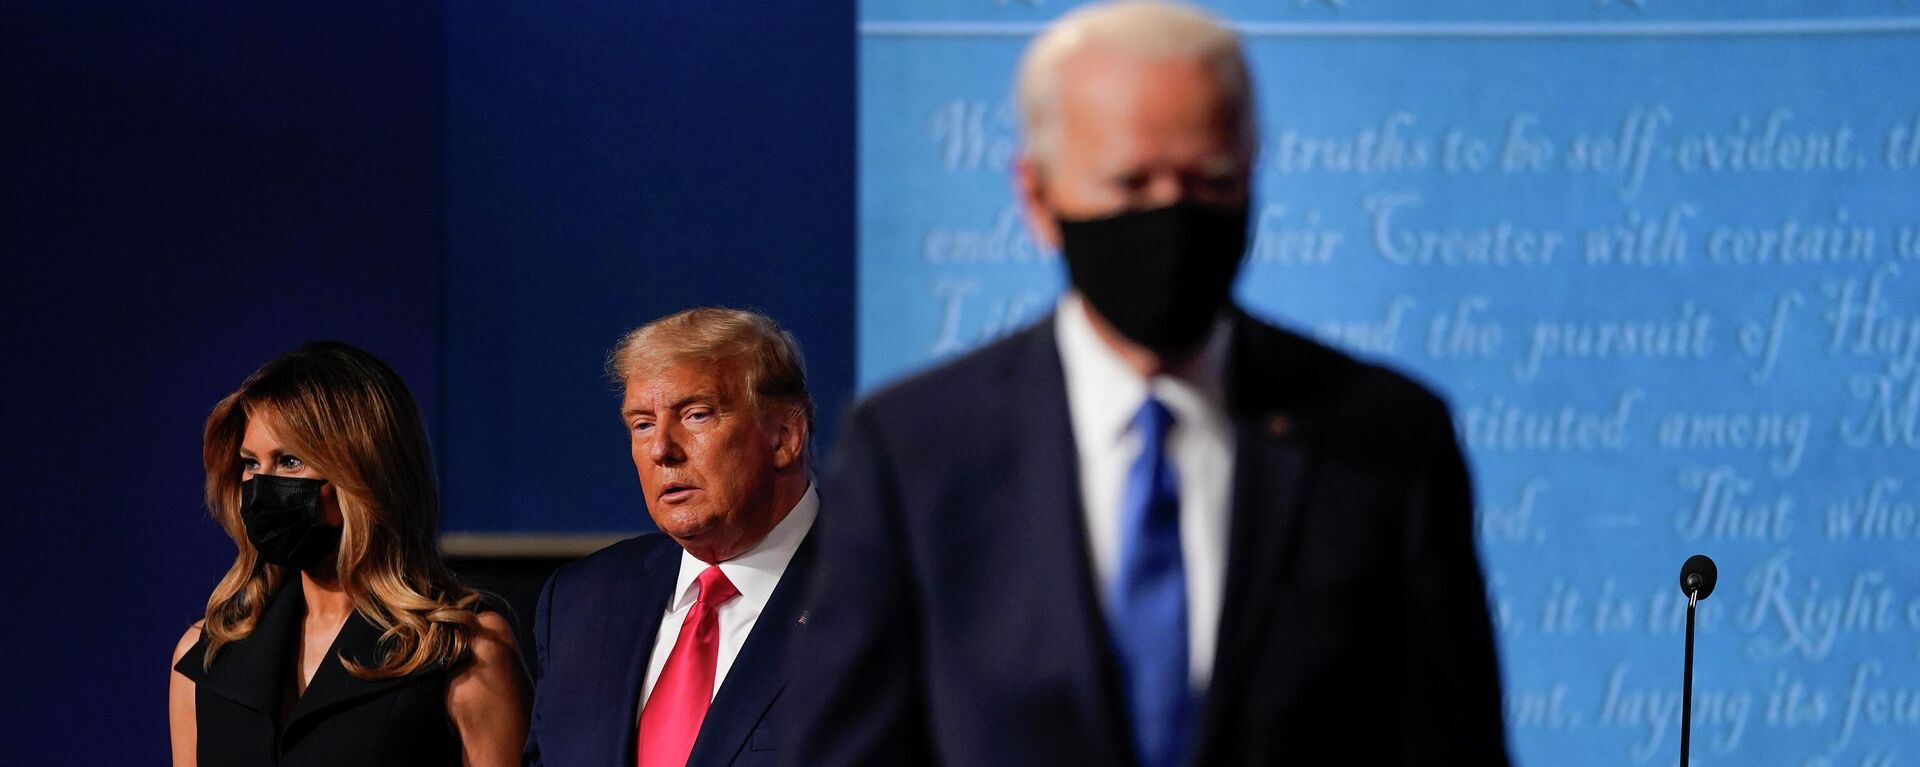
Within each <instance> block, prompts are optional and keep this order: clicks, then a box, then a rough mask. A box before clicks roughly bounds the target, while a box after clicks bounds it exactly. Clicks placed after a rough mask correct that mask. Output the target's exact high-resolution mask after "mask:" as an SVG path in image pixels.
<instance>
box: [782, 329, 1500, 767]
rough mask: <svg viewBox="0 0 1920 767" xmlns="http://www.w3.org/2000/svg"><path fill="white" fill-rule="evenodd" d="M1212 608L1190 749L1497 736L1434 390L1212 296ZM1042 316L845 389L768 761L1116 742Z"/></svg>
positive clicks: (1460, 761) (1007, 752)
mask: <svg viewBox="0 0 1920 767" xmlns="http://www.w3.org/2000/svg"><path fill="white" fill-rule="evenodd" d="M1233 322H1234V327H1233V331H1232V332H1233V336H1232V338H1233V343H1232V344H1231V347H1230V348H1231V352H1230V355H1229V362H1228V366H1229V370H1228V399H1229V404H1228V410H1229V415H1230V417H1231V420H1232V422H1233V424H1234V426H1233V429H1234V445H1235V448H1234V449H1235V467H1234V472H1233V486H1232V501H1231V504H1232V506H1231V512H1230V513H1231V520H1232V521H1231V523H1230V524H1231V532H1230V535H1231V538H1230V543H1229V545H1228V551H1227V583H1226V595H1225V610H1224V612H1223V614H1222V616H1221V624H1220V632H1219V637H1220V638H1219V642H1220V644H1219V646H1218V649H1217V653H1216V656H1215V665H1214V669H1213V674H1212V684H1211V687H1210V689H1208V690H1207V691H1206V698H1205V701H1204V703H1203V704H1202V706H1201V707H1200V709H1201V711H1200V713H1199V714H1198V715H1197V716H1198V720H1197V722H1196V723H1195V725H1194V727H1193V728H1192V729H1191V732H1192V733H1193V737H1192V738H1191V742H1190V746H1191V750H1190V752H1189V755H1188V762H1189V763H1190V764H1199V765H1281V764H1303V765H1321V764H1353V765H1370V766H1371V765H1395V764H1402V765H1414V764H1419V765H1428V764H1431V765H1467V766H1468V767H1497V766H1498V765H1504V764H1506V762H1507V755H1506V748H1505V742H1504V733H1503V729H1502V724H1501V710H1500V694H1499V690H1500V684H1499V675H1498V670H1497V667H1496V663H1495V656H1494V645H1493V637H1492V630H1491V626H1490V621H1489V619H1488V612H1487V607H1486V596H1485V590H1484V586H1483V583H1482V579H1481V574H1480V568H1479V563H1478V560H1477V558H1476V556H1475V553H1474V538H1473V526H1472V523H1473V518H1472V505H1471V499H1470V492H1469V487H1468V478H1467V474H1466V469H1465V465H1464V463H1463V461H1462V459H1461V455H1460V452H1459V448H1458V446H1457V444H1456V442H1455V439H1454V434H1453V429H1452V424H1451V421H1450V419H1449V417H1448V414H1447V409H1446V406H1445V405H1444V404H1443V403H1442V402H1441V401H1440V400H1439V399H1438V398H1436V397H1435V396H1433V395H1432V394H1430V393H1429V392H1428V391H1426V390H1425V389H1423V388H1421V387H1420V386H1419V385H1417V384H1415V383H1413V382H1412V381H1409V380H1408V379H1406V378H1403V377H1401V376H1399V375H1397V374H1394V373H1391V372H1389V371H1387V370H1384V369H1382V368H1379V367H1375V366H1371V365H1366V364H1361V363H1359V362H1356V361H1355V360H1352V359H1350V358H1348V357H1346V356H1343V355H1341V354H1339V353H1337V352H1335V351H1333V350H1331V349H1328V348H1326V347H1323V346H1321V345H1319V344H1316V343H1313V342H1311V341H1308V340H1306V339H1304V338H1301V337H1299V336H1296V335H1293V334H1291V333H1287V332H1285V331H1282V330H1279V329H1277V328H1273V327H1270V326H1268V325H1265V324H1263V323H1260V322H1258V321H1256V320H1254V319H1252V318H1250V317H1248V316H1246V315H1244V314H1241V313H1238V312H1236V313H1235V317H1234V320H1233ZM1066 397H1067V394H1066V384H1065V379H1064V376H1063V373H1062V371H1061V363H1060V354H1059V350H1058V349H1057V347H1056V345H1055V342H1054V331H1053V327H1052V322H1051V321H1047V322H1041V323H1039V324H1038V325H1036V326H1034V327H1032V328H1030V329H1027V330H1024V331H1021V332H1019V333H1018V334H1016V335H1013V336H1011V337H1009V338H1006V339H1003V340H1001V341H999V342H996V343H994V344H992V345H990V346H988V347H986V348H984V349H981V350H979V351H976V352H974V353H972V354H969V355H967V356H965V357H962V358H961V359H959V360H957V361H954V362H952V363H949V364H948V365H946V366H943V367H941V368H938V369H936V370H933V371H931V372H929V373H925V374H922V375H920V376H917V377H914V378H911V379H909V380H907V381H905V382H902V383H899V384H897V385H894V386H892V387H890V388H887V389H885V390H883V391H881V392H879V393H877V394H875V395H873V396H872V397H870V398H868V399H867V400H865V401H864V402H862V403H860V404H858V405H857V406H856V407H855V408H854V409H853V412H852V413H851V415H850V416H849V418H848V422H847V425H846V426H845V428H843V430H842V432H841V434H842V437H841V444H840V445H839V448H838V450H837V451H836V454H835V459H834V461H833V462H832V464H831V468H830V469H829V474H828V478H827V480H826V482H825V487H826V490H825V491H824V492H826V493H830V494H831V495H832V497H833V499H834V514H833V516H832V517H831V518H826V517H822V519H821V522H820V527H819V528H818V529H817V530H815V531H814V532H815V536H816V537H817V538H818V542H819V545H820V558H821V560H820V561H821V565H822V567H821V571H820V573H819V574H818V575H817V576H816V580H815V583H816V587H817V591H816V595H815V597H814V598H813V600H812V603H811V608H812V612H811V620H810V621H809V624H810V625H809V626H808V630H807V632H806V634H805V636H804V637H803V638H802V641H801V645H802V651H803V652H806V653H808V654H809V657H810V660H809V663H808V664H807V665H806V667H805V668H803V669H801V670H800V674H799V676H797V677H796V678H795V684H794V688H793V689H794V691H795V692H796V693H797V694H799V695H804V696H806V697H807V698H808V700H807V703H806V704H805V705H802V706H800V707H799V710H798V713H799V715H800V718H801V721H800V726H799V727H798V728H794V729H790V730H789V732H790V733H791V737H792V739H793V740H794V742H795V747H796V748H795V750H796V753H795V754H794V755H793V757H794V758H793V759H791V760H790V761H789V762H788V764H792V765H805V767H841V766H842V765H953V766H958V767H972V766H973V765H993V767H1020V766H1021V765H1036V766H1038V765H1047V766H1049V767H1054V766H1057V765H1127V764H1129V763H1131V762H1132V761H1133V757H1132V755H1131V753H1130V750H1129V747H1128V745H1127V744H1128V739H1127V730H1126V724H1125V720H1124V717H1123V713H1122V706H1123V702H1122V700H1121V698H1120V697H1119V692H1118V691H1119V690H1120V689H1121V688H1120V686H1119V683H1118V679H1117V677H1116V673H1115V670H1114V666H1113V661H1112V651H1111V649H1110V646H1109V640H1108V638H1107V631H1106V626H1105V618H1104V616H1103V613H1102V611H1101V607H1100V602H1099V600H1098V599H1097V598H1096V592H1095V584H1094V576H1093V575H1092V568H1091V565H1090V564H1089V560H1088V555H1087V532H1086V526H1085V523H1084V520H1083V517H1082V511H1081V501H1080V497H1079V496H1080V492H1079V480H1078V478H1077V477H1078V473H1079V470H1078V461H1077V458H1076V455H1075V448H1074V440H1073V436H1072V423H1071V419H1070V416H1069V415H1068V410H1067V400H1066Z"/></svg>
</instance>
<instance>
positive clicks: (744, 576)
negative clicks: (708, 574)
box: [640, 484, 820, 709]
mask: <svg viewBox="0 0 1920 767" xmlns="http://www.w3.org/2000/svg"><path fill="white" fill-rule="evenodd" d="M819 512H820V496H819V495H818V494H816V493H814V491H813V485H811V484H809V485H807V492H806V494H805V495H802V496H800V502H799V503H796V504H794V505H793V510H792V511H789V512H787V516H786V518H785V519H782V520H780V524H777V525H774V526H773V530H772V531H770V532H768V533H767V537H766V538H764V539H762V540H761V541H760V543H759V544H758V545H756V546H754V547H753V548H751V549H748V550H747V553H745V554H741V555H740V556H737V557H734V558H733V559H729V560H727V561H725V562H721V563H720V572H721V573H724V574H725V575H726V576H727V580H729V581H732V582H733V587H734V588H736V589H738V590H739V591H740V596H737V597H734V598H733V599H730V600H727V602H726V603H725V604H722V605H720V610H719V617H720V657H719V658H717V659H716V660H715V663H714V669H713V691H714V694H716V695H717V694H719V692H720V684H721V683H722V682H725V681H726V679H727V671H728V670H729V669H732V668H733V661H734V659H736V658H738V657H740V646H741V645H744V644H746V643H747V635H748V634H750V633H752V632H753V624H754V622H755V621H757V620H759V619H760V611H761V610H764V609H766V606H767V600H768V599H769V598H771V597H772V596H773V589H774V587H775V586H779V585H780V576H782V575H784V574H786V572H787V564H788V563H789V562H792V561H793V553H794V552H795V551H798V550H799V549H800V542H801V541H803V540H805V539H806V537H807V531H808V530H811V529H813V518H814V516H815V515H817V514H819ZM706 569H707V563H706V562H702V561H700V559H699V558H697V557H695V556H694V555H692V554H688V553H687V552H686V551H685V550H682V551H681V552H680V575H679V577H678V578H676V579H675V580H674V591H673V594H674V598H673V600H672V601H670V602H668V603H667V612H666V614H665V615H662V616H660V630H659V631H658V632H656V633H655V634H654V635H653V656H652V657H651V658H649V659H648V660H647V680H646V682H645V683H643V684H641V686H640V708H642V709H644V708H646V705H647V697H648V696H650V695H652V694H653V683H654V682H655V681H658V680H659V679H660V672H661V670H662V669H665V668H666V666H667V656H669V655H672V654H673V643H674V642H675V641H678V640H679V639H680V625H681V624H682V623H685V622H686V619H687V613H688V612H689V611H691V610H692V609H693V603H694V600H695V598H696V597H698V596H699V594H698V593H697V592H698V591H699V589H697V588H695V587H694V583H693V581H694V579H695V578H698V577H700V573H701V572H703V571H705V570H706Z"/></svg>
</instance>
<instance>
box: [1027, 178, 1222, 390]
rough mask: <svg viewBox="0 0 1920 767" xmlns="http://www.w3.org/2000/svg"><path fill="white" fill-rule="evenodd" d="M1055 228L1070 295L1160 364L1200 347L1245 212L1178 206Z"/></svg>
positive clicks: (1216, 306)
mask: <svg viewBox="0 0 1920 767" xmlns="http://www.w3.org/2000/svg"><path fill="white" fill-rule="evenodd" d="M1059 223H1060V254H1061V257H1062V258H1064V259H1065V260H1066V262H1067V279H1068V280H1069V281H1070V282H1072V283H1073V287H1074V288H1075V289H1077V290H1079V291H1080V294H1081V295H1082V296H1084V297H1085V298H1086V300H1087V303H1088V304H1090V305H1091V306H1092V307H1093V310H1094V311H1095V312H1098V313H1099V314H1100V316H1101V317H1104V318H1106V320H1107V322H1109V323H1111V324H1112V325H1113V327H1114V329H1115V330H1118V331H1119V332H1120V335H1122V336H1125V337H1126V338H1127V340H1129V341H1132V342H1134V343H1136V344H1139V345H1141V346H1144V347H1146V348H1147V349H1149V350H1151V351H1153V352H1154V353H1155V354H1157V355H1160V356H1161V357H1162V358H1163V359H1168V358H1177V357H1179V356H1181V355H1183V354H1185V353H1188V352H1191V351H1193V350H1194V349H1196V348H1197V347H1198V346H1199V344H1200V342H1201V340H1202V339H1203V338H1204V337H1205V336H1206V334H1207V329H1208V328H1209V327H1211V326H1212V324H1213V320H1214V317H1216V316H1218V314H1219V312H1220V309H1221V307H1224V306H1226V305H1227V301H1228V300H1229V297H1230V295H1231V293H1232V291H1233V278H1234V275H1235V274H1237V273H1239V271H1240V259H1241V256H1242V255H1244V254H1245V253H1246V250H1247V208H1246V207H1245V206H1238V207H1231V208H1216V207H1209V206H1205V205H1200V204H1197V203H1193V202H1188V201H1185V200H1182V201H1180V202H1177V203H1174V204H1172V205H1169V206H1166V207H1164V208H1154V209H1152V210H1141V211H1132V212H1127V213H1120V214H1117V215H1112V216H1107V217H1104V218H1094V219H1081V220H1070V219H1064V218H1063V219H1059Z"/></svg>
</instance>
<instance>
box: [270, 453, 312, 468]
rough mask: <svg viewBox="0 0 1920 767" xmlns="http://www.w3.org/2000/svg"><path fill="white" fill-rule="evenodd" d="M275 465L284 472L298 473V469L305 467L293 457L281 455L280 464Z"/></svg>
mask: <svg viewBox="0 0 1920 767" xmlns="http://www.w3.org/2000/svg"><path fill="white" fill-rule="evenodd" d="M277 465H278V466H279V467H280V468H281V469H284V470H286V471H299V470H300V467H302V466H305V465H306V463H304V462H302V461H301V460H300V459H298V458H295V457H293V456H290V455H283V456H280V462H279V463H278V464H277Z"/></svg>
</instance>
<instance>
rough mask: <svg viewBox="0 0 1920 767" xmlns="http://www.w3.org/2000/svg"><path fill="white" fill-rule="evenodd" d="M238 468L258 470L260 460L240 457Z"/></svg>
mask: <svg viewBox="0 0 1920 767" xmlns="http://www.w3.org/2000/svg"><path fill="white" fill-rule="evenodd" d="M240 470H241V471H259V470H260V462H259V461H256V460H253V459H252V458H242V459H240Z"/></svg>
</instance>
